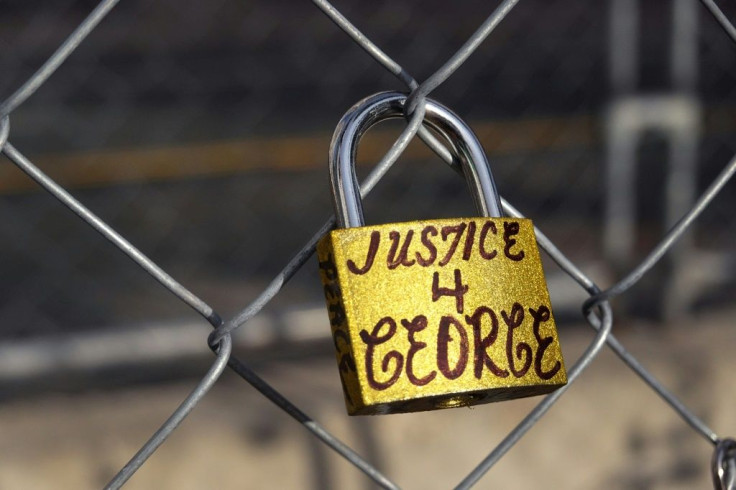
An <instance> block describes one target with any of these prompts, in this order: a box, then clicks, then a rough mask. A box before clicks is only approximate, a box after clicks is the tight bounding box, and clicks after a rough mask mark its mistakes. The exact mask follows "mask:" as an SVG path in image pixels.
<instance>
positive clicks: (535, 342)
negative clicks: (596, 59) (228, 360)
mask: <svg viewBox="0 0 736 490" xmlns="http://www.w3.org/2000/svg"><path fill="white" fill-rule="evenodd" d="M405 101H406V95H405V94H401V93H398V92H383V93H379V94H376V95H373V96H371V97H368V98H366V99H364V100H362V101H360V102H359V103H358V104H356V105H355V106H353V107H352V108H351V109H350V110H349V111H348V112H347V113H346V114H345V116H343V118H342V119H341V121H340V123H339V124H338V126H337V128H336V130H335V133H334V135H333V138H332V143H331V145H330V161H329V168H330V182H331V186H332V193H333V199H334V205H335V215H336V219H337V228H336V229H334V230H332V231H331V232H330V233H328V234H326V235H325V236H324V237H323V238H322V239H321V241H320V242H319V244H318V246H317V256H318V260H319V270H320V276H321V279H322V283H323V286H324V292H325V299H326V302H327V309H328V316H329V320H330V324H331V327H332V337H333V342H334V344H335V348H336V357H337V363H338V367H339V372H340V379H341V382H342V387H343V393H344V395H345V404H346V407H347V411H348V414H350V415H374V414H386V413H404V412H415V411H422V410H431V409H439V408H449V407H460V406H470V405H475V404H480V403H487V402H492V401H499V400H508V399H512V398H519V397H525V396H533V395H539V394H544V393H548V392H550V391H553V390H555V389H556V388H559V387H561V386H563V385H565V384H566V383H567V374H566V371H565V366H564V363H563V360H562V352H561V350H560V346H559V342H558V337H557V330H556V327H555V322H554V318H553V316H552V311H551V305H550V300H549V293H548V291H547V285H546V282H545V279H544V272H543V270H542V262H541V259H540V256H539V251H538V249H537V245H536V240H535V235H534V227H533V225H532V223H531V221H530V220H528V219H518V218H503V217H501V205H500V200H499V197H498V193H497V192H496V188H495V184H494V181H493V177H492V175H491V171H490V167H489V164H488V161H487V159H486V156H485V153H484V151H483V148H482V147H481V145H480V142H479V141H478V139H477V138H476V136H475V135H474V134H473V132H472V131H471V130H470V128H469V127H468V126H467V125H466V124H465V123H464V122H463V121H462V120H461V119H460V118H459V117H458V116H457V115H455V114H454V113H453V112H452V111H450V110H449V109H447V108H446V107H444V106H442V105H441V104H439V103H437V102H436V101H433V100H431V99H427V101H426V115H425V120H424V124H425V125H427V126H429V127H430V128H432V129H433V130H434V131H435V133H436V134H438V135H439V136H441V137H442V138H443V139H444V140H445V141H446V142H447V143H448V145H449V146H450V148H451V149H452V150H453V151H454V153H455V154H456V155H457V156H458V157H459V160H460V163H461V166H462V169H463V173H464V174H465V177H466V180H467V181H468V185H469V186H470V188H471V189H472V190H473V194H474V197H475V203H476V206H477V209H478V211H479V213H480V215H481V216H482V217H477V218H455V219H440V220H428V221H413V222H407V223H391V224H383V225H376V226H364V221H363V210H362V203H361V198H360V189H359V187H358V183H357V178H356V176H355V166H354V162H355V155H356V151H357V144H358V142H359V140H360V137H361V136H362V135H363V133H365V132H366V131H367V130H368V129H369V128H370V127H371V126H373V125H374V124H376V123H377V122H379V121H382V120H385V119H388V118H394V117H402V116H403V110H402V107H403V104H404V102H405Z"/></svg>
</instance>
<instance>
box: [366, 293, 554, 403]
mask: <svg viewBox="0 0 736 490" xmlns="http://www.w3.org/2000/svg"><path fill="white" fill-rule="evenodd" d="M527 312H528V315H527V314H526V313H527ZM500 317H501V319H502V321H503V322H504V323H505V325H506V327H507V328H506V338H505V339H499V338H498V337H499V315H497V314H496V312H495V311H494V310H493V309H491V308H488V307H486V306H480V307H478V308H476V309H475V311H474V312H473V314H472V315H466V316H465V318H464V320H465V324H463V323H462V322H461V321H460V320H458V319H457V318H456V317H455V316H453V315H445V316H442V318H441V319H440V320H439V325H438V328H437V330H436V332H437V333H436V338H434V339H432V340H436V343H435V344H434V345H435V346H436V349H432V350H436V353H435V355H434V357H435V359H431V357H430V359H427V357H425V356H427V355H429V356H432V353H431V351H430V349H427V350H426V351H425V348H426V347H427V343H426V342H424V341H422V340H419V339H417V335H418V334H420V333H421V332H422V331H424V330H425V329H426V328H427V325H428V320H427V317H426V316H425V315H418V316H416V317H414V318H413V319H402V320H400V322H398V323H397V322H396V320H395V319H393V318H391V317H389V316H387V317H383V318H381V319H380V320H379V321H378V323H376V324H375V326H374V327H373V329H372V330H371V331H370V332H369V331H368V330H365V329H363V330H361V331H360V338H361V340H362V341H363V343H364V344H365V372H366V375H367V380H368V384H369V385H370V386H371V388H373V389H375V390H386V389H388V388H390V387H391V386H392V385H393V384H394V383H396V382H397V381H398V380H399V378H400V377H401V375H402V373H404V372H405V373H406V378H407V379H408V380H409V382H410V383H411V384H413V385H414V386H424V385H427V384H429V383H431V382H432V381H433V380H435V379H437V377H438V372H439V374H440V375H441V376H443V377H444V378H446V379H448V380H454V379H457V378H459V377H460V376H462V375H463V373H465V371H466V369H468V366H469V365H470V369H472V371H473V376H474V377H475V378H476V379H479V380H480V379H481V378H482V377H483V376H484V373H485V372H489V373H490V374H491V375H492V376H495V377H498V378H508V377H509V376H513V377H515V378H522V377H524V376H525V375H526V374H527V373H528V372H529V371H530V368H533V371H532V372H533V373H534V374H536V376H537V377H539V378H540V379H542V380H549V379H552V378H553V377H554V376H555V375H556V374H557V372H558V371H559V370H560V368H561V363H560V361H559V360H558V361H556V362H555V363H554V365H553V366H552V367H551V368H549V369H545V366H546V364H545V362H544V355H545V351H546V350H547V348H548V347H549V346H550V345H551V344H552V343H553V342H554V337H552V336H544V335H542V333H541V332H540V326H541V325H542V324H543V323H544V322H547V321H548V320H549V319H550V317H551V313H550V310H549V308H548V307H547V306H544V305H540V306H539V307H538V308H536V309H535V308H528V309H527V310H526V311H525V308H524V307H523V306H522V305H521V304H520V303H514V304H513V306H512V307H511V309H510V311H505V310H501V311H500ZM526 320H529V321H527V323H529V322H530V323H531V330H532V332H533V335H534V339H535V340H536V346H534V347H533V346H532V345H531V344H530V343H529V342H526V341H523V340H519V339H514V331H515V330H516V329H517V328H519V327H523V324H524V323H525V321H526ZM399 324H401V326H402V327H403V329H404V330H405V331H406V342H403V341H401V340H400V339H399V338H395V337H397V336H399V335H400V333H399V328H398V325H399ZM527 328H528V325H527ZM522 330H525V329H524V328H522ZM468 331H470V333H468ZM484 331H486V332H488V333H487V334H485V335H484V334H483V332H484ZM430 336H431V337H434V335H432V334H430ZM523 337H524V338H528V335H526V336H523ZM425 340H430V339H425ZM529 340H530V339H529ZM497 341H498V342H499V343H500V342H503V345H502V346H498V347H495V348H494V345H495V344H496V342H497ZM407 342H408V349H407V350H406V351H405V352H400V351H399V350H396V347H397V344H403V345H406V343H407ZM384 344H386V345H385V346H384V347H382V346H383V345H384ZM387 349H391V350H388V351H387ZM489 349H491V350H492V351H493V352H494V353H495V354H496V355H495V356H493V357H494V358H496V359H498V358H499V357H505V359H504V361H505V362H503V363H501V362H500V361H499V362H497V361H494V359H493V358H492V357H491V355H489ZM423 351H424V352H423ZM451 358H452V359H451ZM428 360H429V363H428V362H427V361H428ZM547 364H548V363H547ZM417 365H420V366H427V365H431V366H432V367H434V366H436V368H437V369H436V370H435V369H431V370H429V369H428V368H426V367H425V368H424V369H425V372H417V371H416V369H415V366H417ZM379 370H380V371H381V372H382V373H383V374H381V375H380V376H379V375H378V372H379ZM529 374H531V372H529Z"/></svg>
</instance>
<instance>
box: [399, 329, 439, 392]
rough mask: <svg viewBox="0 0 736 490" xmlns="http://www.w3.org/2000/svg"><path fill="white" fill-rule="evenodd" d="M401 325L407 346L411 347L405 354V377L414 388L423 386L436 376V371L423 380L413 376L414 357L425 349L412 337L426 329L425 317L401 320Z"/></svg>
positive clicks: (423, 344)
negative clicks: (405, 332)
mask: <svg viewBox="0 0 736 490" xmlns="http://www.w3.org/2000/svg"><path fill="white" fill-rule="evenodd" d="M401 325H403V326H404V328H406V330H407V332H408V338H409V344H411V347H409V352H407V354H406V376H407V377H408V378H409V381H410V382H411V384H413V385H415V386H424V385H426V384H427V383H429V382H430V381H432V380H433V379H434V378H435V376H436V375H437V372H436V371H432V372H430V373H429V374H427V375H426V376H425V377H423V378H418V377H417V376H416V375H415V374H414V356H415V355H416V353H417V352H419V351H420V350H422V349H424V348H425V347H427V343H426V342H420V341H418V340H416V339H415V338H414V335H415V334H417V333H418V332H421V331H422V330H424V329H425V328H427V317H426V316H424V315H419V316H417V317H414V319H413V320H412V321H408V320H401Z"/></svg>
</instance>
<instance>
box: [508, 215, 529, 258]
mask: <svg viewBox="0 0 736 490" xmlns="http://www.w3.org/2000/svg"><path fill="white" fill-rule="evenodd" d="M518 234H519V222H518V221H511V222H509V221H504V222H503V241H504V242H505V243H506V246H505V247H504V248H503V253H504V254H505V255H506V257H508V258H510V259H511V260H515V261H517V262H518V261H520V260H521V259H523V258H524V251H523V250H520V251H519V252H518V253H515V254H512V253H511V247H513V246H514V245H516V239H515V238H511V237H512V236H514V235H518Z"/></svg>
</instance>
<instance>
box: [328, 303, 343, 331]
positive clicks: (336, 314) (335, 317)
mask: <svg viewBox="0 0 736 490" xmlns="http://www.w3.org/2000/svg"><path fill="white" fill-rule="evenodd" d="M327 311H329V317H330V325H332V326H333V327H337V326H340V325H342V324H343V323H345V320H346V319H347V317H346V316H345V310H344V309H343V307H342V303H340V302H338V303H334V304H331V305H329V306H328V307H327Z"/></svg>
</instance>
